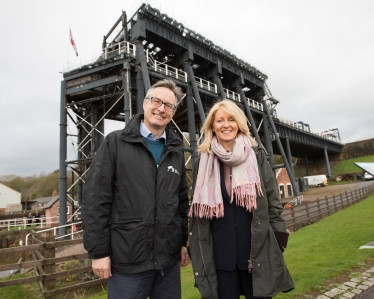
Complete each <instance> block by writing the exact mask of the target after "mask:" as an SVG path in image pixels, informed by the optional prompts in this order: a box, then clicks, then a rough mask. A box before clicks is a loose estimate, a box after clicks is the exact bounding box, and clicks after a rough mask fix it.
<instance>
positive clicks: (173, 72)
mask: <svg viewBox="0 0 374 299" xmlns="http://www.w3.org/2000/svg"><path fill="white" fill-rule="evenodd" d="M145 57H146V61H147V62H149V63H150V64H151V67H152V68H153V69H154V70H155V71H156V72H160V73H162V74H164V75H166V76H169V77H172V78H175V79H178V80H182V81H184V82H187V73H186V72H185V71H182V70H179V69H177V68H175V67H172V66H170V65H168V64H166V63H164V62H160V61H157V60H155V59H154V58H153V56H152V55H151V54H150V53H149V52H148V50H146V51H145Z"/></svg>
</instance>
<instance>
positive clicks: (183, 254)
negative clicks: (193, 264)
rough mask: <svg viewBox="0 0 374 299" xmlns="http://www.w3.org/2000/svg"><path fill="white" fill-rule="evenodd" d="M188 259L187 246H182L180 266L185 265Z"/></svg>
mask: <svg viewBox="0 0 374 299" xmlns="http://www.w3.org/2000/svg"><path fill="white" fill-rule="evenodd" d="M189 260H190V258H189V256H188V252H187V248H186V247H184V246H183V247H182V249H181V266H182V267H185V266H187V265H188V262H189Z"/></svg>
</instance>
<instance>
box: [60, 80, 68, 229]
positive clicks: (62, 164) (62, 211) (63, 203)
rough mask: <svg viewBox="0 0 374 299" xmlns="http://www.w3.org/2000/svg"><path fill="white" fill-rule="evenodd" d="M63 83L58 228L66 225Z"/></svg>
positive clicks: (62, 83)
mask: <svg viewBox="0 0 374 299" xmlns="http://www.w3.org/2000/svg"><path fill="white" fill-rule="evenodd" d="M65 90H66V86H65V81H61V95H60V97H61V99H60V161H59V167H60V175H59V189H60V190H59V199H60V204H59V205H60V206H59V222H60V226H61V225H65V224H66V190H67V171H66V165H65V161H66V155H67V115H66V109H65V106H66V97H65ZM59 234H60V236H63V235H65V234H66V229H65V227H62V228H61V229H59Z"/></svg>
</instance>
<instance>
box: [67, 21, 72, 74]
mask: <svg viewBox="0 0 374 299" xmlns="http://www.w3.org/2000/svg"><path fill="white" fill-rule="evenodd" d="M70 31H71V29H70V26H69V34H68V38H69V41H68V62H67V64H68V71H70V60H69V58H70V55H69V52H70V51H69V47H70Z"/></svg>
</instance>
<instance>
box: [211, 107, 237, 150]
mask: <svg viewBox="0 0 374 299" xmlns="http://www.w3.org/2000/svg"><path fill="white" fill-rule="evenodd" d="M238 131H239V127H238V124H237V123H236V121H235V120H234V117H233V116H232V115H231V114H228V113H227V112H225V111H224V110H222V109H218V110H217V111H216V113H215V114H214V120H213V132H214V133H215V134H216V137H217V140H218V142H219V143H220V144H221V145H222V146H223V147H224V149H225V150H227V151H230V152H231V151H232V147H233V144H234V140H235V138H236V135H237V134H238Z"/></svg>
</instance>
